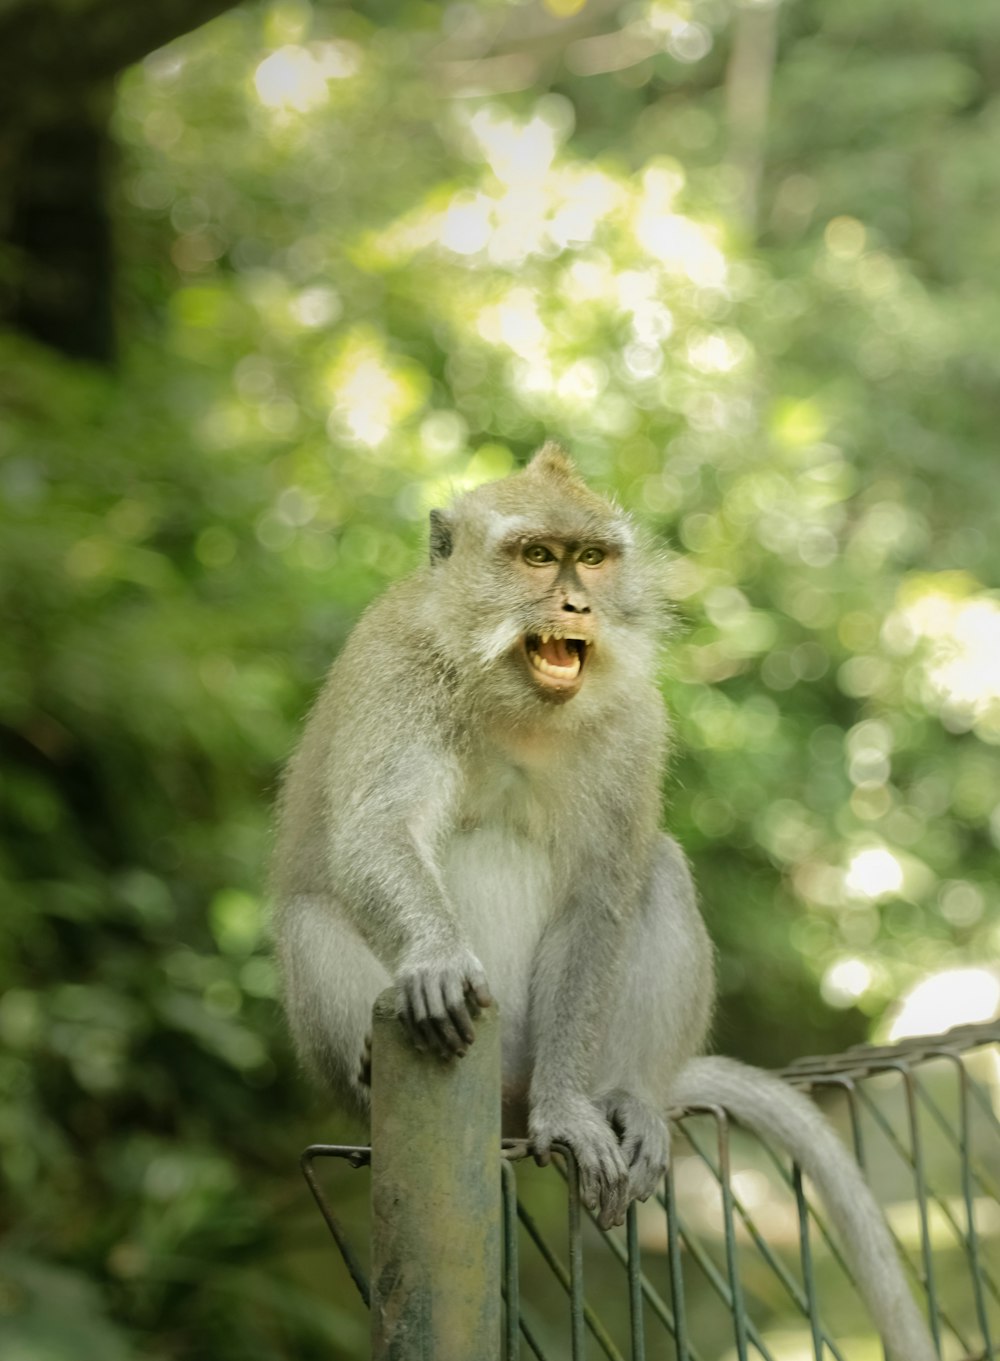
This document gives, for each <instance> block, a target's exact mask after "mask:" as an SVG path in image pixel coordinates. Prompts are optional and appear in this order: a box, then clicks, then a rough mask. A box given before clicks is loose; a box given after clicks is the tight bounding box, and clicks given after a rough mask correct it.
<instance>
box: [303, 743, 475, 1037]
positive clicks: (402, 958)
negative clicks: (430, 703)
mask: <svg viewBox="0 0 1000 1361" xmlns="http://www.w3.org/2000/svg"><path fill="white" fill-rule="evenodd" d="M397 737H398V734H397ZM456 783H457V772H456V771H455V769H454V768H453V765H452V763H451V762H450V761H449V759H448V758H447V756H445V755H444V754H442V753H440V752H436V751H434V750H433V749H431V748H428V747H419V748H418V747H414V746H405V745H403V744H400V750H398V751H396V752H393V753H389V752H385V753H382V755H381V759H376V760H374V761H372V760H369V761H368V762H367V763H366V768H365V769H364V770H363V771H360V772H357V771H356V772H355V784H354V792H353V793H352V794H351V795H350V797H349V798H348V799H346V800H345V799H343V798H341V799H340V800H338V801H337V802H336V803H334V801H333V800H331V806H330V808H329V810H328V812H329V816H330V824H331V829H332V830H331V836H330V844H329V864H330V871H331V876H332V880H333V883H334V886H335V890H336V893H337V896H338V899H339V900H340V901H341V902H343V904H344V907H345V909H346V911H347V912H348V914H349V915H350V917H351V919H352V920H353V922H354V924H355V925H356V926H357V928H358V930H359V931H360V932H361V934H362V936H363V937H364V938H365V940H366V941H367V943H368V945H369V947H370V948H371V950H372V952H373V953H374V954H375V955H377V956H378V958H379V959H380V960H381V961H382V963H383V964H384V965H385V966H386V968H387V969H388V970H389V972H390V973H391V974H392V975H393V976H394V979H395V983H396V988H397V1007H398V1011H399V1015H400V1018H401V1019H402V1021H403V1022H404V1024H405V1025H406V1026H407V1029H408V1030H409V1032H410V1035H411V1038H412V1039H413V1042H414V1044H415V1045H416V1046H417V1047H418V1048H420V1049H423V1048H431V1049H432V1050H435V1051H436V1052H438V1053H440V1054H442V1055H443V1056H445V1057H448V1056H450V1055H452V1054H456V1053H457V1054H463V1053H464V1052H465V1050H466V1047H467V1046H468V1045H470V1044H471V1043H472V1041H473V1038H474V1030H473V1025H472V1022H473V1020H474V1019H475V1017H476V1016H478V1015H479V1011H480V1008H481V1007H484V1006H488V1005H489V1004H490V1002H491V1000H492V998H491V996H490V992H489V988H488V986H487V982H486V975H485V973H484V971H483V967H482V965H481V963H480V962H479V960H478V959H477V958H476V956H475V955H474V954H473V952H472V950H471V949H470V948H469V945H468V942H467V941H466V939H465V935H464V933H463V931H462V929H461V927H460V926H459V923H458V918H457V915H456V913H455V911H454V908H453V906H452V904H451V902H450V901H449V899H448V894H447V892H446V889H445V886H444V882H443V880H442V876H441V872H440V868H439V863H438V848H439V846H440V843H441V840H442V838H443V836H444V835H445V834H446V832H447V830H448V829H449V827H450V825H451V820H452V816H453V808H454V799H455V788H456ZM331 787H332V788H334V789H336V788H338V787H339V788H341V789H343V788H344V787H345V786H344V784H338V782H336V781H334V782H333V783H332V785H331Z"/></svg>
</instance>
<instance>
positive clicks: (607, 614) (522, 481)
mask: <svg viewBox="0 0 1000 1361" xmlns="http://www.w3.org/2000/svg"><path fill="white" fill-rule="evenodd" d="M430 559H431V560H430V568H431V576H430V581H431V582H432V585H433V590H432V596H431V597H430V609H431V615H432V618H433V627H434V630H435V632H436V633H437V635H438V637H439V638H441V640H442V643H443V645H444V650H445V652H446V654H447V655H448V656H449V657H457V656H461V657H463V658H464V668H463V672H462V676H463V679H464V681H465V682H466V683H467V685H468V686H469V687H470V688H472V689H474V690H475V691H476V693H477V695H478V697H479V698H481V699H482V700H484V701H489V702H491V703H493V704H494V705H495V706H496V709H497V712H498V713H499V712H502V713H505V714H507V715H510V716H511V717H514V718H516V719H520V718H521V717H522V716H526V717H530V716H531V715H532V714H535V715H536V716H538V715H539V714H540V713H541V712H542V711H544V710H546V709H548V710H549V711H550V712H551V709H552V708H553V707H559V706H565V705H566V702H567V701H569V700H572V699H574V698H575V697H577V696H579V695H581V692H583V696H584V697H583V698H582V699H578V700H577V702H576V703H575V704H573V705H572V706H570V707H571V711H572V713H573V714H574V715H576V714H580V715H581V716H582V715H583V714H587V713H593V712H594V709H593V704H594V703H596V704H597V705H598V707H601V706H603V705H604V704H608V703H610V704H615V703H618V702H620V700H621V697H622V695H623V694H624V693H627V692H628V691H629V689H631V688H634V683H635V679H636V677H637V676H638V675H640V674H644V673H645V672H646V671H648V669H649V667H650V665H651V662H652V656H653V652H654V651H655V635H656V632H657V628H658V625H659V609H658V606H657V603H656V599H657V598H658V591H657V590H656V589H655V587H654V586H653V583H652V562H653V559H652V558H651V557H650V555H649V553H648V551H647V550H646V548H645V545H644V544H643V543H642V541H641V539H640V538H639V536H638V535H637V533H636V531H635V529H634V527H633V526H632V524H631V522H630V521H629V519H628V517H627V516H626V515H624V514H623V513H622V512H621V511H620V510H619V509H618V508H617V506H614V505H613V504H612V503H611V502H609V501H607V500H605V499H603V498H601V497H599V496H597V495H596V494H595V493H593V492H592V491H590V490H589V488H587V487H586V486H585V484H584V483H583V482H582V481H580V479H579V478H578V477H577V476H576V475H575V473H571V471H570V465H569V464H568V463H567V462H566V460H565V456H564V455H560V454H558V453H555V452H553V451H548V452H546V451H545V450H543V451H542V453H541V454H540V455H538V456H537V457H536V459H535V460H534V461H533V463H532V464H531V465H530V466H529V468H528V470H527V471H525V472H522V473H518V474H514V475H513V476H511V477H509V478H505V479H503V480H502V481H500V482H495V483H492V484H488V485H486V486H483V487H479V488H476V489H475V490H474V491H471V492H467V493H466V494H465V495H464V496H462V497H460V498H459V499H458V500H457V501H456V502H455V503H453V505H452V506H451V507H450V508H449V509H448V510H447V511H432V512H431V536H430Z"/></svg>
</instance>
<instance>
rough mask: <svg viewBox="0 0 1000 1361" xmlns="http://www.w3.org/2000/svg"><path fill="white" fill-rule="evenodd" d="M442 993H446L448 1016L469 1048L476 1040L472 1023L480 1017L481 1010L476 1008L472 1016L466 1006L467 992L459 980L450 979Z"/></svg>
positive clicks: (464, 1044) (445, 1000)
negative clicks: (474, 1018) (475, 1018)
mask: <svg viewBox="0 0 1000 1361" xmlns="http://www.w3.org/2000/svg"><path fill="white" fill-rule="evenodd" d="M442 991H443V993H444V1004H445V1006H446V1008H447V1010H448V1015H449V1016H450V1017H451V1022H452V1025H453V1026H454V1028H455V1030H456V1032H457V1033H458V1036H459V1038H460V1039H461V1041H462V1044H463V1046H465V1047H468V1046H469V1045H470V1044H471V1043H472V1042H473V1040H474V1039H475V1038H476V1032H475V1030H474V1029H473V1025H472V1021H473V1017H475V1016H478V1015H479V1008H478V1007H476V1009H475V1011H472V1012H471V1014H470V1007H468V1006H467V1005H466V995H465V990H464V989H463V987H462V984H461V983H460V982H459V981H458V979H449V980H448V981H447V982H446V983H445V985H444V988H443V989H442Z"/></svg>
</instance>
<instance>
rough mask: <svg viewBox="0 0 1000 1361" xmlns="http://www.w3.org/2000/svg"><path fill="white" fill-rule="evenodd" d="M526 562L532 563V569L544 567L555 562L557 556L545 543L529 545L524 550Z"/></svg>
mask: <svg viewBox="0 0 1000 1361" xmlns="http://www.w3.org/2000/svg"><path fill="white" fill-rule="evenodd" d="M524 560H525V562H530V563H531V565H532V567H544V566H545V564H546V563H548V562H555V560H556V555H555V554H554V553H553V552H551V551H550V550H549V549H548V548H546V547H545V545H544V544H543V543H529V544H528V546H527V548H526V549H525V550H524Z"/></svg>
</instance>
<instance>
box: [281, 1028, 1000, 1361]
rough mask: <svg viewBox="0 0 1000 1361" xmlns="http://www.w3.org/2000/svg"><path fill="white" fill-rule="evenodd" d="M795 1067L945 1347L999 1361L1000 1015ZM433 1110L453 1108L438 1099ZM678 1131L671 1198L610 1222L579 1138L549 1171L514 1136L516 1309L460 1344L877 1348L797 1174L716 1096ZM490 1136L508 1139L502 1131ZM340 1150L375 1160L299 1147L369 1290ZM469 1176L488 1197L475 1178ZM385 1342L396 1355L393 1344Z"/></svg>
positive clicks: (507, 1280)
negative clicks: (589, 1207) (600, 1214)
mask: <svg viewBox="0 0 1000 1361" xmlns="http://www.w3.org/2000/svg"><path fill="white" fill-rule="evenodd" d="M475 1048H476V1046H473V1051H470V1052H474V1051H475ZM484 1057H485V1056H484ZM402 1061H404V1062H408V1061H409V1056H408V1055H405V1054H404V1056H403V1059H402ZM473 1076H474V1075H473ZM784 1076H785V1077H786V1078H787V1079H788V1080H789V1081H790V1082H792V1083H794V1084H795V1085H797V1086H801V1087H804V1088H805V1089H807V1090H808V1091H810V1092H811V1093H812V1094H813V1095H814V1096H815V1097H816V1099H817V1100H819V1101H820V1102H821V1104H822V1105H823V1107H824V1110H825V1111H826V1114H827V1115H828V1116H829V1118H831V1119H832V1120H833V1121H834V1123H835V1124H837V1125H838V1126H839V1127H840V1129H841V1132H842V1134H843V1135H844V1137H845V1139H846V1141H847V1142H848V1143H849V1144H852V1145H853V1147H854V1150H855V1153H856V1155H857V1157H858V1159H859V1160H860V1162H861V1163H862V1165H863V1166H864V1167H865V1170H866V1173H867V1175H868V1178H869V1181H870V1182H871V1184H872V1187H873V1190H874V1191H875V1193H876V1196H877V1197H878V1198H879V1200H880V1202H881V1203H882V1204H883V1207H884V1208H885V1210H886V1213H887V1217H888V1220H889V1224H890V1228H891V1229H892V1230H893V1234H894V1236H895V1238H896V1241H897V1244H898V1246H899V1249H900V1255H901V1256H902V1258H903V1260H904V1263H905V1264H906V1265H907V1267H908V1269H909V1271H910V1273H911V1275H912V1280H913V1284H914V1290H915V1293H916V1294H917V1296H918V1298H919V1299H921V1300H922V1301H923V1302H924V1303H925V1305H926V1311H927V1317H928V1319H929V1322H930V1326H931V1330H932V1333H933V1336H934V1339H935V1342H936V1344H937V1347H938V1350H939V1353H940V1355H941V1357H942V1358H943V1361H994V1359H996V1361H1000V1350H998V1348H1000V1024H993V1025H987V1026H976V1027H963V1028H960V1029H957V1030H953V1031H950V1032H948V1033H947V1034H945V1035H942V1036H934V1037H929V1038H926V1039H918V1040H912V1041H908V1042H906V1043H904V1044H900V1045H894V1046H891V1047H885V1048H875V1047H859V1048H857V1049H853V1050H850V1051H848V1052H847V1053H845V1054H841V1055H838V1056H835V1057H832V1058H822V1059H806V1060H802V1061H800V1062H799V1063H797V1064H795V1065H793V1066H792V1067H791V1068H789V1069H788V1070H786V1072H785V1074H784ZM461 1110H462V1107H461V1106H459V1107H458V1111H459V1113H460V1112H461ZM437 1115H438V1117H439V1118H440V1117H443V1118H445V1119H447V1118H448V1117H447V1113H446V1112H442V1110H441V1107H440V1104H439V1105H438V1106H437ZM672 1133H673V1156H672V1161H671V1166H670V1170H669V1172H668V1175H667V1176H666V1178H665V1179H664V1182H663V1184H662V1185H661V1187H660V1190H659V1192H658V1193H657V1195H656V1196H655V1197H654V1198H653V1199H651V1200H650V1201H648V1202H646V1203H645V1204H644V1205H638V1206H637V1205H633V1206H632V1207H631V1208H630V1210H629V1214H628V1218H627V1221H626V1224H625V1226H624V1227H623V1228H622V1229H617V1230H612V1231H611V1232H608V1233H603V1232H601V1231H600V1230H599V1229H598V1228H597V1227H596V1225H595V1224H594V1223H593V1221H592V1219H591V1217H590V1216H589V1214H588V1213H587V1211H586V1210H584V1209H583V1208H582V1206H581V1204H580V1201H579V1196H578V1193H577V1179H576V1169H575V1167H574V1165H573V1159H572V1155H571V1154H570V1152H569V1151H568V1150H562V1153H561V1157H560V1159H558V1160H557V1161H556V1163H555V1164H554V1165H556V1166H558V1173H554V1172H553V1170H552V1168H548V1169H545V1170H540V1169H537V1168H536V1167H535V1166H534V1164H533V1163H532V1161H531V1160H530V1158H529V1156H528V1149H527V1147H526V1145H525V1144H523V1143H511V1142H508V1143H507V1144H506V1145H505V1147H504V1150H503V1157H502V1159H501V1160H500V1172H499V1174H500V1197H499V1212H500V1216H501V1218H502V1225H503V1257H502V1269H501V1270H500V1273H499V1274H500V1276H501V1281H499V1282H494V1283H493V1285H492V1289H493V1292H494V1295H496V1292H497V1290H498V1289H499V1288H502V1295H503V1299H504V1302H505V1303H504V1308H503V1313H502V1320H501V1316H500V1313H499V1311H498V1313H497V1328H496V1332H495V1333H494V1334H492V1335H490V1336H485V1337H484V1336H481V1335H480V1336H478V1338H477V1341H476V1343H475V1344H474V1346H473V1350H471V1351H468V1350H467V1351H465V1352H464V1353H462V1352H458V1353H456V1354H459V1355H463V1356H464V1361H477V1358H479V1357H481V1358H483V1361H486V1358H490V1361H492V1359H493V1358H496V1357H498V1356H500V1357H503V1358H504V1359H505V1361H520V1358H527V1357H537V1358H540V1361H564V1358H567V1357H569V1358H572V1361H582V1358H602V1357H605V1358H608V1361H627V1359H629V1358H630V1359H631V1361H645V1359H646V1358H650V1361H652V1358H654V1357H655V1358H658V1361H659V1359H660V1358H662V1361H754V1359H755V1358H763V1361H824V1359H827V1361H876V1359H877V1358H878V1357H880V1356H881V1355H882V1352H881V1348H880V1347H879V1345H878V1343H877V1340H876V1339H875V1338H874V1335H873V1332H872V1325H871V1323H870V1321H868V1319H867V1315H866V1314H865V1312H864V1309H863V1307H862V1305H861V1304H860V1303H859V1301H858V1299H857V1295H856V1292H855V1290H854V1288H853V1284H852V1282H851V1279H850V1276H849V1273H848V1272H847V1270H846V1267H845V1265H844V1262H843V1258H842V1256H841V1253H840V1250H839V1248H838V1247H837V1245H836V1244H835V1242H834V1241H833V1239H832V1237H831V1235H830V1233H829V1232H828V1230H827V1226H826V1223H825V1219H824V1216H823V1213H822V1210H821V1209H820V1208H819V1207H817V1206H816V1205H815V1204H814V1203H813V1200H812V1198H811V1193H810V1188H809V1186H808V1184H806V1185H804V1184H803V1180H802V1178H801V1176H800V1175H799V1172H798V1169H797V1168H796V1167H794V1166H792V1165H791V1164H789V1163H788V1162H787V1160H786V1159H784V1157H783V1156H782V1155H780V1154H778V1153H776V1152H775V1151H774V1150H772V1149H770V1148H769V1147H767V1146H766V1145H765V1144H763V1143H761V1142H760V1141H759V1140H757V1139H755V1138H753V1137H752V1136H750V1135H749V1134H747V1133H746V1132H744V1131H742V1130H739V1129H737V1128H736V1127H735V1126H733V1125H732V1124H731V1123H730V1121H729V1120H728V1118H727V1116H726V1112H725V1111H723V1110H721V1109H719V1108H717V1107H699V1108H692V1109H690V1110H686V1111H683V1112H677V1114H676V1118H675V1121H674V1125H673V1131H672ZM493 1139H494V1143H493V1147H494V1148H495V1147H496V1142H495V1140H496V1133H495V1130H494V1132H493ZM434 1156H436V1157H437V1158H438V1159H440V1160H444V1161H447V1160H448V1159H449V1158H450V1157H451V1156H452V1148H451V1143H450V1141H449V1140H447V1139H443V1140H441V1141H440V1143H439V1145H438V1147H437V1148H436V1150H435V1151H434ZM327 1157H333V1158H337V1159H345V1160H347V1161H348V1162H349V1163H352V1164H353V1165H354V1166H365V1165H368V1164H369V1163H370V1157H369V1150H368V1149H366V1148H356V1147H342V1146H329V1145H318V1146H314V1147H313V1148H311V1149H309V1150H307V1152H306V1154H305V1155H304V1158H303V1166H304V1169H305V1171H306V1175H307V1178H308V1180H309V1183H310V1187H311V1189H312V1191H313V1194H314V1196H315V1197H316V1200H317V1203H318V1205H319V1207H320V1209H321V1211H322V1212H323V1214H324V1217H325V1218H326V1221H327V1224H328V1226H329V1227H330V1229H331V1231H332V1232H333V1234H334V1237H335V1238H336V1239H337V1242H338V1246H339V1247H340V1250H341V1253H342V1255H343V1256H344V1260H345V1262H346V1263H347V1266H348V1269H349V1271H350V1272H351V1275H352V1277H353V1279H354V1280H355V1282H356V1284H357V1286H358V1289H359V1290H360V1291H361V1292H362V1295H363V1296H364V1298H365V1300H366V1302H367V1301H368V1299H369V1298H370V1291H369V1287H368V1283H367V1280H366V1277H365V1272H364V1269H363V1266H362V1265H361V1262H360V1261H359V1258H358V1255H357V1254H356V1253H355V1252H354V1250H353V1249H352V1248H351V1246H350V1244H349V1243H348V1242H347V1239H346V1236H345V1235H344V1234H343V1232H342V1230H341V1229H340V1227H339V1225H338V1223H337V1220H336V1218H335V1217H334V1215H333V1213H332V1211H331V1209H330V1205H329V1203H328V1200H327V1197H326V1196H325V1195H324V1193H323V1191H322V1189H321V1187H320V1181H319V1179H318V1177H317V1175H316V1171H317V1169H316V1163H317V1160H318V1159H322V1158H327ZM376 1161H377V1145H376ZM559 1174H561V1176H560V1175H559ZM494 1188H495V1183H494ZM457 1189H458V1192H459V1193H460V1194H463V1195H465V1194H473V1191H472V1188H469V1187H468V1186H466V1185H465V1184H464V1183H461V1182H460V1183H459V1184H458V1188H457ZM494 1195H495V1189H494ZM478 1213H479V1212H478V1211H477V1214H478ZM480 1217H481V1216H480ZM476 1222H478V1220H477V1221H476ZM447 1227H448V1226H447V1225H445V1226H443V1228H444V1230H445V1231H447ZM431 1266H433V1263H431ZM382 1275H383V1276H384V1275H385V1271H384V1269H383V1271H382ZM444 1288H445V1289H447V1288H448V1283H447V1282H444ZM417 1331H418V1333H419V1328H418V1330H417ZM487 1331H488V1330H487ZM449 1336H450V1334H449ZM411 1341H412V1339H411ZM408 1345H410V1341H406V1345H404V1346H402V1347H400V1346H397V1347H396V1350H394V1351H392V1352H391V1353H390V1352H389V1351H386V1352H385V1353H384V1354H385V1355H386V1356H388V1355H389V1354H392V1355H393V1357H394V1358H395V1357H399V1358H404V1357H406V1358H408V1357H409V1356H411V1355H412V1356H414V1357H416V1356H427V1357H433V1358H434V1361H444V1353H443V1352H442V1351H441V1345H442V1344H438V1345H437V1347H436V1348H435V1349H432V1350H429V1351H427V1350H425V1351H421V1350H419V1349H418V1347H419V1345H421V1344H420V1342H419V1337H417V1340H416V1341H415V1342H413V1350H409V1351H408V1350H406V1346H408ZM466 1345H467V1344H466ZM373 1354H374V1355H375V1356H376V1357H377V1358H378V1361H381V1357H382V1355H383V1353H382V1352H380V1351H378V1350H377V1349H376V1351H375V1352H374V1353H373Z"/></svg>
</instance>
